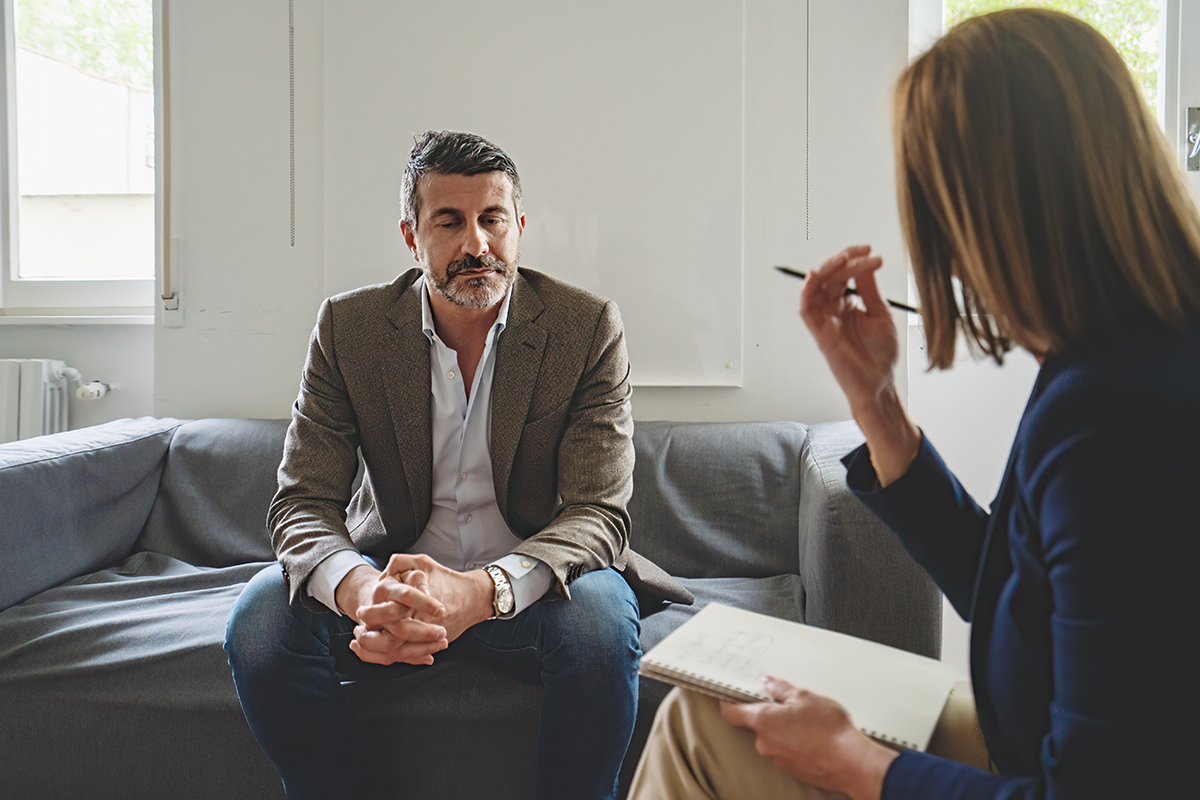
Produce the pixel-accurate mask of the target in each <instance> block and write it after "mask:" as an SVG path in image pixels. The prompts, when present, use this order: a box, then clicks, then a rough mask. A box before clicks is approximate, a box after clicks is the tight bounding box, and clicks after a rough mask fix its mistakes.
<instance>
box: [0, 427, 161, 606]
mask: <svg viewBox="0 0 1200 800" xmlns="http://www.w3.org/2000/svg"><path fill="white" fill-rule="evenodd" d="M179 425H180V423H179V421H178V420H173V419H152V418H149V417H144V418H142V419H124V420H117V421H116V422H109V423H106V424H104V425H97V426H95V427H92V428H84V429H82V430H78V431H69V432H66V433H58V434H54V435H52V436H39V437H36V438H33V439H25V440H23V441H20V442H11V443H9V444H5V445H0V509H4V513H3V514H2V515H0V553H3V554H4V560H3V567H0V570H2V572H0V609H5V608H8V607H9V606H11V605H14V604H15V603H19V602H21V601H22V600H24V599H26V598H27V597H32V596H33V595H35V594H37V593H38V592H41V591H43V590H45V589H48V588H50V587H51V586H56V585H58V584H60V583H62V582H63V581H66V580H69V579H71V578H74V577H76V576H77V575H83V574H85V573H88V572H94V571H95V570H98V569H101V568H103V567H107V566H110V565H112V564H115V563H117V562H118V561H120V560H121V559H123V558H125V557H126V556H127V555H129V553H130V551H131V549H132V547H133V543H134V541H135V540H136V539H137V537H138V532H139V531H141V529H142V525H143V524H144V523H145V521H146V516H147V515H148V514H149V512H150V506H151V504H152V503H153V501H154V495H155V493H156V492H157V491H158V480H159V475H160V473H161V471H162V460H163V455H164V454H165V453H166V452H167V446H168V443H169V442H170V440H171V435H172V433H173V432H174V431H175V429H176V428H178V427H179Z"/></svg>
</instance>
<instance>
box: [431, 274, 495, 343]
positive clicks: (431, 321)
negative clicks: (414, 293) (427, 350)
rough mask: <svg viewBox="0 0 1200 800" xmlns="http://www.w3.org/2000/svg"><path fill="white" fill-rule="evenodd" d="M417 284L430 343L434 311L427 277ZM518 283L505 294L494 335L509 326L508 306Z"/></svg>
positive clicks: (493, 331)
mask: <svg viewBox="0 0 1200 800" xmlns="http://www.w3.org/2000/svg"><path fill="white" fill-rule="evenodd" d="M417 283H418V284H419V285H420V287H421V330H422V331H423V332H424V333H425V336H426V338H428V339H429V341H431V342H432V341H433V339H434V327H433V309H432V308H430V307H429V286H428V285H427V284H426V281H425V276H424V275H421V276H420V277H419V278H417ZM516 285H517V282H516V281H513V282H512V284H510V285H509V287H508V291H507V292H505V293H504V299H503V300H501V301H500V310H499V312H497V314H496V322H495V323H494V324H493V325H492V335H493V336H499V335H500V332H501V331H503V330H504V326H505V325H507V324H508V306H509V303H510V302H511V301H512V293H513V286H516Z"/></svg>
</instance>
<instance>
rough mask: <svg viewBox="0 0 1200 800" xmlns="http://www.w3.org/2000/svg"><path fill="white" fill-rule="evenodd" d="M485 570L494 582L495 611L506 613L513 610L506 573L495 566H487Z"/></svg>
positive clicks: (511, 594)
mask: <svg viewBox="0 0 1200 800" xmlns="http://www.w3.org/2000/svg"><path fill="white" fill-rule="evenodd" d="M487 572H488V574H489V575H491V576H492V581H493V582H494V583H495V584H496V613H498V614H507V613H508V612H510V611H512V610H513V605H514V601H513V592H512V584H510V583H509V582H508V575H506V574H505V573H504V571H503V570H502V569H500V568H499V567H495V566H491V567H488V568H487Z"/></svg>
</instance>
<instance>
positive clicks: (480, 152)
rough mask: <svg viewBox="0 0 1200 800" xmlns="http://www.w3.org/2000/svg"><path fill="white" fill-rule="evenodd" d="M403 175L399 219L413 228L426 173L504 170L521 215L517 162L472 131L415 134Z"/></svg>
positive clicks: (415, 224)
mask: <svg viewBox="0 0 1200 800" xmlns="http://www.w3.org/2000/svg"><path fill="white" fill-rule="evenodd" d="M413 139H414V144H413V149H412V152H411V153H409V156H408V165H407V166H406V167H405V168H404V179H403V180H402V181H401V182H400V220H401V221H402V222H404V223H406V224H407V225H408V227H410V228H411V229H413V230H414V231H415V230H416V229H417V213H418V212H419V211H420V210H421V195H420V193H418V192H417V184H418V183H420V181H421V176H422V175H425V174H426V173H433V174H435V175H479V174H480V173H484V172H497V171H499V172H503V173H504V174H505V175H507V176H508V179H509V180H510V181H511V182H512V192H513V206H514V210H515V211H516V213H517V216H518V217H520V216H521V210H522V204H521V177H520V176H519V175H517V165H516V164H514V163H513V160H512V159H511V158H509V157H508V154H507V153H505V152H504V151H503V150H501V149H500V148H499V147H496V145H494V144H492V143H491V142H489V141H488V140H487V139H484V138H483V137H482V136H476V135H475V134H473V133H460V132H458V131H425V133H422V134H420V135H418V136H414V137H413Z"/></svg>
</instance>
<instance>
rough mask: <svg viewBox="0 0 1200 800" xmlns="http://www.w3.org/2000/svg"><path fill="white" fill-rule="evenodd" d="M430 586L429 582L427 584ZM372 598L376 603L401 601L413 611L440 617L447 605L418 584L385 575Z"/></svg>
mask: <svg viewBox="0 0 1200 800" xmlns="http://www.w3.org/2000/svg"><path fill="white" fill-rule="evenodd" d="M425 587H426V588H428V583H426V584H425ZM371 599H372V600H373V601H374V603H375V604H376V605H379V604H381V603H388V602H392V603H399V604H400V605H402V606H405V607H406V608H409V609H412V611H414V612H417V613H421V614H424V615H425V616H427V617H433V618H440V617H441V616H442V615H444V614H445V613H446V607H445V606H444V605H442V604H441V603H439V602H438V601H437V600H434V599H433V598H432V597H430V596H429V595H428V594H426V593H425V592H423V591H421V589H419V588H417V587H416V586H410V585H408V584H406V583H401V582H400V581H399V580H397V579H396V578H395V577H390V576H389V577H385V578H383V579H382V580H380V581H379V584H378V585H377V586H376V587H375V591H374V593H373V594H372V595H371Z"/></svg>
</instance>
